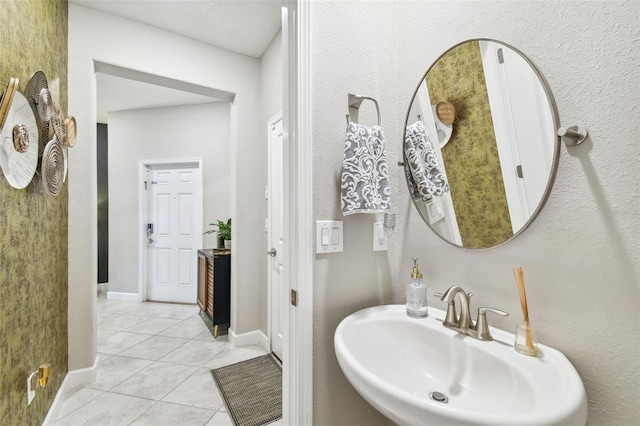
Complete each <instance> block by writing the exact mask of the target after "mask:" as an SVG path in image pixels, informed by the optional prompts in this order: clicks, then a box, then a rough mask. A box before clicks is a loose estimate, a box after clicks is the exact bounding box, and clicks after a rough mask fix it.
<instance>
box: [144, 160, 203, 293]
mask: <svg viewBox="0 0 640 426" xmlns="http://www.w3.org/2000/svg"><path fill="white" fill-rule="evenodd" d="M170 167H171V166H169V165H166V166H163V167H162V168H160V169H152V170H151V172H150V174H151V182H150V183H151V185H149V191H150V193H149V198H148V200H149V210H148V211H149V223H151V224H152V225H153V229H152V231H153V232H152V233H151V234H150V235H149V238H148V243H147V244H148V255H149V261H148V267H149V271H148V274H147V276H148V277H149V282H148V285H147V299H148V300H155V301H160V302H177V303H196V300H197V293H198V286H197V259H198V256H197V253H198V248H199V247H198V246H199V245H200V244H201V242H202V236H201V235H199V232H197V231H196V230H197V229H199V228H198V226H197V224H198V221H200V220H201V219H200V218H201V217H202V195H201V192H202V188H201V182H202V179H201V177H200V173H201V170H200V169H199V168H190V167H184V165H183V167H181V168H170Z"/></svg>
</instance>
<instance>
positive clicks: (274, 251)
mask: <svg viewBox="0 0 640 426" xmlns="http://www.w3.org/2000/svg"><path fill="white" fill-rule="evenodd" d="M276 253H277V252H276V249H274V248H272V249H271V250H269V251H268V252H267V254H268V255H269V256H271V257H276Z"/></svg>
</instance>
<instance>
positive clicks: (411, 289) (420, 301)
mask: <svg viewBox="0 0 640 426" xmlns="http://www.w3.org/2000/svg"><path fill="white" fill-rule="evenodd" d="M427 309H428V308H427V286H426V285H424V283H423V282H422V272H420V265H418V259H417V258H416V257H414V258H413V270H412V271H411V281H409V284H407V315H408V316H410V317H411V318H425V317H426V316H427V314H428V312H427Z"/></svg>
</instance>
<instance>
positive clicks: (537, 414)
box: [334, 305, 587, 426]
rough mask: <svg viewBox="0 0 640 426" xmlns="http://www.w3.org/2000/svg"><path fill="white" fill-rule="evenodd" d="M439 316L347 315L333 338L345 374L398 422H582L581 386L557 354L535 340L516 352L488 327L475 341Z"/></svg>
mask: <svg viewBox="0 0 640 426" xmlns="http://www.w3.org/2000/svg"><path fill="white" fill-rule="evenodd" d="M444 315H445V313H444V312H443V311H441V310H438V309H434V308H431V307H429V317H428V318H425V319H414V318H409V317H407V315H406V314H405V306H404V305H384V306H375V307H372V308H367V309H363V310H361V311H358V312H356V313H354V314H351V315H349V316H348V317H347V318H345V319H344V320H343V321H342V322H341V323H340V325H339V326H338V328H337V329H336V333H335V337H334V343H335V351H336V356H337V358H338V363H339V364H340V367H341V368H342V371H343V372H344V375H345V376H346V377H347V379H348V380H349V382H350V383H351V385H352V386H353V387H354V388H355V389H356V390H357V391H358V392H359V393H360V395H362V396H363V397H364V398H365V399H366V400H367V401H368V402H369V403H370V404H371V405H372V406H374V407H375V408H376V409H377V410H378V411H380V412H381V413H382V414H384V415H385V416H386V417H388V418H389V419H391V420H393V421H394V422H396V423H399V424H402V425H412V426H414V425H434V426H436V425H437V426H442V425H456V426H457V425H510V426H513V425H584V424H585V423H586V420H587V397H586V394H585V391H584V386H583V384H582V381H581V379H580V376H578V373H577V372H576V370H575V368H574V367H573V365H571V363H570V362H569V360H568V359H567V358H566V357H565V356H564V355H563V354H562V353H561V352H559V351H557V350H555V349H553V348H550V347H548V346H545V345H538V352H539V353H538V356H537V357H530V356H525V355H521V354H519V353H517V352H516V351H515V350H514V349H513V340H514V336H513V334H511V333H507V332H504V331H502V330H498V329H495V328H491V334H492V336H493V338H494V340H493V341H490V342H483V341H479V340H475V339H473V338H471V337H468V336H463V335H461V334H459V333H457V332H456V331H454V330H450V329H448V328H445V327H444V326H443V325H442V320H443V318H444ZM434 392H435V394H433V393H434ZM430 394H431V395H433V396H432V397H430ZM440 394H442V395H443V396H444V397H446V398H447V399H448V401H446V402H441V401H438V399H443V397H442V396H441V395H440Z"/></svg>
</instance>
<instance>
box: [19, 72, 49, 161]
mask: <svg viewBox="0 0 640 426" xmlns="http://www.w3.org/2000/svg"><path fill="white" fill-rule="evenodd" d="M48 87H49V85H48V83H47V77H46V76H45V75H44V73H43V72H42V71H36V72H34V73H33V75H32V76H31V78H30V79H29V82H28V83H27V86H26V87H25V88H24V97H25V98H27V101H29V105H31V110H32V111H33V115H34V116H35V117H36V124H37V125H38V155H42V151H43V149H44V146H45V145H46V144H47V142H48V141H49V139H51V137H50V136H49V115H48V114H50V112H49V111H50V108H51V105H50V102H51V99H53V98H52V95H51V93H50V92H49V88H48ZM43 91H44V92H43ZM41 94H42V96H43V99H42V100H41V99H40V95H41ZM43 114H44V115H45V117H44V118H42V115H43Z"/></svg>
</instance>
